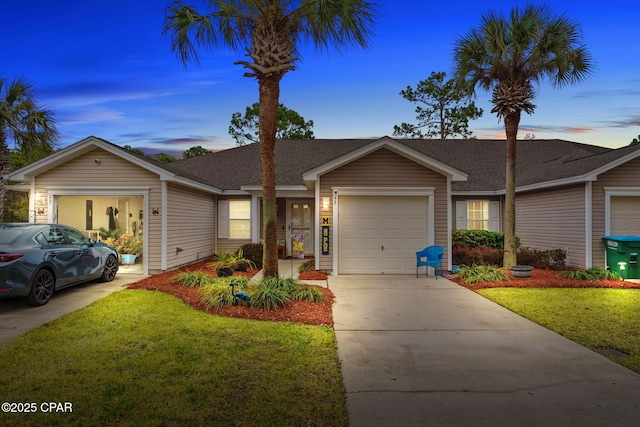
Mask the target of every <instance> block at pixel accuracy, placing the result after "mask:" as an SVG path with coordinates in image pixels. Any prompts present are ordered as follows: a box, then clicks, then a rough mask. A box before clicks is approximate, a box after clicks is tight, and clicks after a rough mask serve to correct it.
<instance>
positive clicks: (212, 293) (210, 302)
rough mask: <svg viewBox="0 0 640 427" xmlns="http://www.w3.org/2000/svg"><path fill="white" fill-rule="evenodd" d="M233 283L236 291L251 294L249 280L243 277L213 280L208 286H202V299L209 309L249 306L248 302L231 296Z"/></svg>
mask: <svg viewBox="0 0 640 427" xmlns="http://www.w3.org/2000/svg"><path fill="white" fill-rule="evenodd" d="M231 282H233V284H234V287H235V288H236V290H242V291H245V292H249V288H250V284H249V279H247V278H246V277H243V276H233V277H219V278H214V279H213V280H211V281H210V282H209V283H208V284H207V285H205V286H202V291H201V292H202V293H201V298H202V301H203V302H204V303H205V304H206V305H207V307H215V308H222V307H225V306H232V305H245V306H246V305H249V302H248V301H245V300H244V299H241V298H236V297H234V296H233V295H232V294H231V286H230V285H229V284H230V283H231Z"/></svg>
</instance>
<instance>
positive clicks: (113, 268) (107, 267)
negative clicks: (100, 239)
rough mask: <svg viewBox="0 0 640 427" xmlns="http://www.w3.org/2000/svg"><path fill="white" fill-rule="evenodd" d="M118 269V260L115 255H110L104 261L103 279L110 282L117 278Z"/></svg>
mask: <svg viewBox="0 0 640 427" xmlns="http://www.w3.org/2000/svg"><path fill="white" fill-rule="evenodd" d="M117 271H118V260H117V259H116V257H115V256H113V255H109V256H108V257H107V261H106V262H105V263H104V270H103V271H102V281H103V282H110V281H112V280H113V279H115V278H116V272H117Z"/></svg>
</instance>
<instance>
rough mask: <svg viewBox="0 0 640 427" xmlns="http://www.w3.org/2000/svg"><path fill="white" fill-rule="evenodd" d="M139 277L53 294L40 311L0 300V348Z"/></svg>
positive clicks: (17, 300) (118, 278)
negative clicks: (13, 339) (11, 340)
mask: <svg viewBox="0 0 640 427" xmlns="http://www.w3.org/2000/svg"><path fill="white" fill-rule="evenodd" d="M144 277H146V276H142V275H139V274H120V273H118V274H117V275H116V278H115V279H114V280H113V281H111V282H106V283H103V282H100V281H96V280H94V281H92V282H87V283H83V284H80V285H76V286H72V287H70V288H66V289H63V290H61V291H60V292H56V293H55V294H54V295H53V297H52V298H51V300H50V301H49V302H48V303H47V304H45V305H43V306H41V307H31V306H29V305H27V304H26V303H25V302H24V301H23V300H22V299H21V298H11V299H3V300H0V345H2V344H4V343H5V342H7V341H9V340H10V339H12V338H15V337H17V336H19V335H22V334H23V333H25V332H26V331H28V330H30V329H33V328H37V327H38V326H40V325H42V324H45V323H47V322H50V321H52V320H55V319H57V318H58V317H60V316H62V315H64V314H67V313H71V312H72V311H76V310H79V309H81V308H83V307H86V306H87V305H89V304H91V303H92V302H94V301H96V300H98V299H100V298H103V297H106V296H107V295H109V294H111V293H112V292H115V291H119V290H120V289H124V288H126V287H127V285H128V284H130V283H133V282H136V281H138V280H141V279H143V278H144Z"/></svg>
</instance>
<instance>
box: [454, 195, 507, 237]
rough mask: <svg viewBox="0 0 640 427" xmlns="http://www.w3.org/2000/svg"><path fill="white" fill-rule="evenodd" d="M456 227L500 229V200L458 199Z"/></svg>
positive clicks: (463, 228) (465, 228) (462, 228)
mask: <svg viewBox="0 0 640 427" xmlns="http://www.w3.org/2000/svg"><path fill="white" fill-rule="evenodd" d="M456 228H458V229H461V230H487V231H500V202H498V201H489V200H464V201H457V202H456Z"/></svg>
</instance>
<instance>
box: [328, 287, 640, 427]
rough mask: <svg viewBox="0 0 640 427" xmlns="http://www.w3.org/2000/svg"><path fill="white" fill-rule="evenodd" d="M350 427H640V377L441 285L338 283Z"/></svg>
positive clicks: (340, 341) (338, 325)
mask: <svg viewBox="0 0 640 427" xmlns="http://www.w3.org/2000/svg"><path fill="white" fill-rule="evenodd" d="M329 288H330V289H331V290H332V291H333V293H334V294H335V296H336V301H335V304H334V310H333V313H334V325H335V334H336V339H337V345H338V355H339V358H340V362H341V366H342V374H343V378H344V383H345V388H346V393H347V408H348V411H349V420H350V425H351V426H432V425H462V426H485V425H486V426H510V425H517V426H542V425H544V426H555V425H559V426H568V425H576V426H578V425H579V426H592V425H593V426H595V425H599V426H600V425H601V426H613V425H620V426H631V425H640V375H639V374H636V373H635V372H633V371H631V370H629V369H627V368H625V367H623V366H621V365H618V364H617V363H614V362H613V361H610V360H608V359H607V358H605V357H604V356H601V355H600V354H597V353H595V352H593V351H591V350H588V349H586V348H584V347H582V346H580V345H578V344H576V343H574V342H573V341H570V340H568V339H566V338H563V337H561V336H560V335H558V334H556V333H554V332H551V331H549V330H548V329H545V328H543V327H542V326H539V325H537V324H535V323H533V322H531V321H529V320H527V319H524V318H523V317H520V316H518V315H516V314H514V313H513V312H511V311H509V310H507V309H505V308H503V307H501V306H499V305H497V304H494V303H492V302H491V301H489V300H487V299H485V298H483V297H482V296H480V295H478V294H476V293H474V292H472V291H469V290H467V289H465V288H463V287H461V286H458V285H457V284H455V283H453V282H451V281H449V280H446V279H444V278H439V279H438V280H435V278H434V277H433V276H430V277H428V278H425V277H424V276H422V277H420V278H419V279H417V278H415V277H414V276H332V277H330V278H329Z"/></svg>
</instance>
